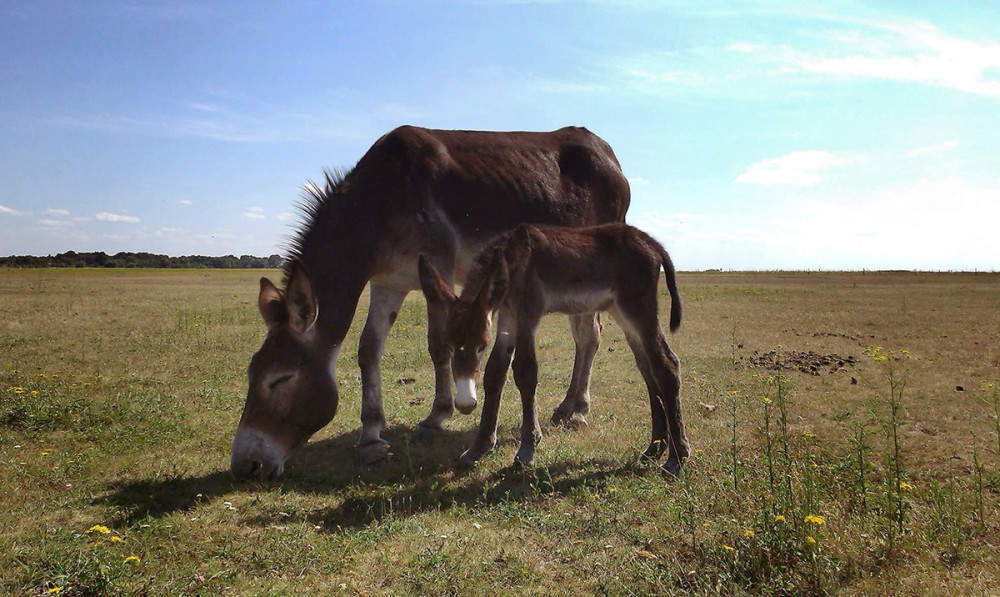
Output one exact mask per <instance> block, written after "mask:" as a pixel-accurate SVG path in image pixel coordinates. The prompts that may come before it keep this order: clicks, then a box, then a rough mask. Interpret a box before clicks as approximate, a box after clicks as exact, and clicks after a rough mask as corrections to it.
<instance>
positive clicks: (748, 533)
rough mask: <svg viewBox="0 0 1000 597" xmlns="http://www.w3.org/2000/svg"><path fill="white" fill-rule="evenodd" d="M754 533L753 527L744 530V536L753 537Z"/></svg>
mask: <svg viewBox="0 0 1000 597" xmlns="http://www.w3.org/2000/svg"><path fill="white" fill-rule="evenodd" d="M753 535H754V533H753V529H747V530H745V531H743V536H744V537H753Z"/></svg>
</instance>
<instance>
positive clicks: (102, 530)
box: [87, 524, 111, 535]
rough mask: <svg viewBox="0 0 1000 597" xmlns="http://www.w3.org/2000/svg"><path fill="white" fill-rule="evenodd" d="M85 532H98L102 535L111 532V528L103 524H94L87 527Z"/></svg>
mask: <svg viewBox="0 0 1000 597" xmlns="http://www.w3.org/2000/svg"><path fill="white" fill-rule="evenodd" d="M87 532H88V533H100V534H102V535H107V534H108V533H110V532H111V529H109V528H108V527H106V526H103V525H99V524H95V525H94V526H92V527H90V528H89V529H87Z"/></svg>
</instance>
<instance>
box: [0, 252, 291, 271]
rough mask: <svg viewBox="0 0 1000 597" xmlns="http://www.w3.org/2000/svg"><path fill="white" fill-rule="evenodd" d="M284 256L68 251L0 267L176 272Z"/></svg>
mask: <svg viewBox="0 0 1000 597" xmlns="http://www.w3.org/2000/svg"><path fill="white" fill-rule="evenodd" d="M281 262H282V258H281V256H280V255H271V256H270V257H254V256H253V255H241V256H239V257H236V256H235V255H225V256H223V257H206V256H204V255H186V256H183V257H168V256H167V255H155V254H153V253H124V252H122V253H115V254H114V255H108V254H107V253H105V252H104V251H99V252H97V253H77V252H76V251H68V252H66V253H59V254H58V255H47V256H45V257H36V256H34V255H13V256H11V257H0V267H21V268H32V267H130V268H175V269H276V268H280V267H281Z"/></svg>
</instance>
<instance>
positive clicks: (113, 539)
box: [108, 535, 124, 543]
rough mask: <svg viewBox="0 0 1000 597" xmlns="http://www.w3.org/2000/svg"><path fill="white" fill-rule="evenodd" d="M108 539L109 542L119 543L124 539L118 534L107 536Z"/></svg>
mask: <svg viewBox="0 0 1000 597" xmlns="http://www.w3.org/2000/svg"><path fill="white" fill-rule="evenodd" d="M108 541H109V542H111V543H121V542H122V541H124V539H122V538H121V537H119V536H118V535H112V536H110V537H108Z"/></svg>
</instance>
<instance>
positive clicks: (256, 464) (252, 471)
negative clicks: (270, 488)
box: [250, 460, 261, 477]
mask: <svg viewBox="0 0 1000 597" xmlns="http://www.w3.org/2000/svg"><path fill="white" fill-rule="evenodd" d="M260 467H261V464H260V462H259V461H257V460H254V461H253V462H251V463H250V476H251V477H252V476H254V475H256V474H257V471H259V470H260Z"/></svg>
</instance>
